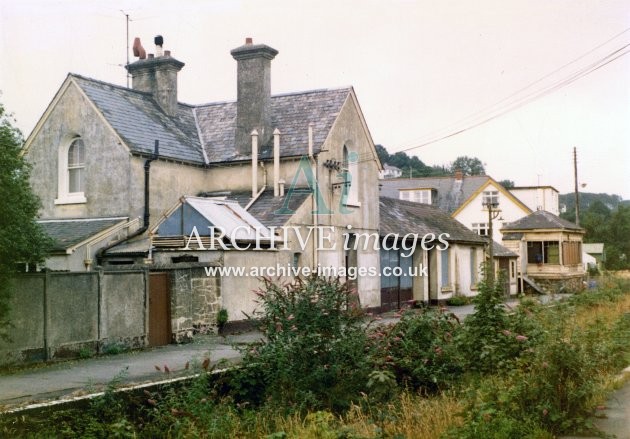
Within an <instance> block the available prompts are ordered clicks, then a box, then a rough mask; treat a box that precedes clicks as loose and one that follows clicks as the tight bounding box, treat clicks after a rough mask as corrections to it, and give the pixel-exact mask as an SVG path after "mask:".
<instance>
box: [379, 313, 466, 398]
mask: <svg viewBox="0 0 630 439" xmlns="http://www.w3.org/2000/svg"><path fill="white" fill-rule="evenodd" d="M460 330H461V326H460V324H459V321H458V320H457V317H455V315H454V314H452V313H450V312H448V311H444V310H442V309H438V310H434V309H429V310H423V311H420V312H418V311H412V310H408V311H406V312H404V313H403V315H402V317H401V319H400V321H398V322H397V323H396V324H394V325H392V326H377V327H376V328H373V329H372V330H371V331H370V333H369V335H368V336H369V338H370V340H371V341H372V344H373V348H372V352H373V353H372V355H373V357H374V363H375V365H376V367H379V368H383V369H387V370H391V371H392V372H393V373H394V374H395V376H396V379H397V381H398V382H399V383H400V385H401V386H403V387H409V388H412V389H415V390H421V391H424V392H435V391H438V390H440V389H444V388H446V387H449V386H450V384H451V383H452V381H453V380H454V379H456V377H457V376H458V375H459V374H460V373H461V372H462V368H461V358H460V357H459V354H458V350H457V347H456V346H455V344H454V342H453V340H454V339H455V337H456V336H457V334H458V333H459V331H460Z"/></svg>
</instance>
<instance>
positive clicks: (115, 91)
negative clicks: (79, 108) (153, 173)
mask: <svg viewBox="0 0 630 439" xmlns="http://www.w3.org/2000/svg"><path fill="white" fill-rule="evenodd" d="M71 76H72V78H73V79H74V80H75V82H76V83H77V84H78V85H79V86H80V87H81V89H82V90H83V91H84V92H85V94H86V95H87V96H88V97H89V98H90V100H92V102H94V105H96V107H97V108H98V109H99V111H100V112H101V113H103V116H104V117H105V119H106V120H107V121H108V122H109V124H110V125H111V126H112V127H113V128H114V130H116V132H117V133H118V135H119V136H120V137H121V138H122V139H123V140H124V141H125V143H126V144H127V145H128V146H129V148H131V150H132V151H133V152H136V153H140V154H152V153H153V147H154V143H155V139H158V140H159V141H160V155H161V156H163V157H166V158H169V159H174V160H181V161H185V162H192V163H199V164H203V163H204V157H203V151H202V150H201V144H200V142H199V136H198V134H197V126H196V124H195V118H194V114H193V107H191V106H189V105H184V104H179V106H178V110H177V115H175V116H173V117H169V116H167V115H166V114H165V113H164V112H163V111H162V109H161V108H160V106H159V105H158V104H157V102H155V100H154V99H153V97H152V96H151V94H150V93H145V92H141V91H137V90H131V89H128V88H125V87H120V86H117V85H113V84H108V83H105V82H101V81H97V80H94V79H90V78H85V77H83V76H79V75H74V74H72V75H71Z"/></svg>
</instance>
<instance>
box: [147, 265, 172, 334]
mask: <svg viewBox="0 0 630 439" xmlns="http://www.w3.org/2000/svg"><path fill="white" fill-rule="evenodd" d="M168 285H169V284H168V274H167V273H150V274H149V346H163V345H167V344H169V343H170V342H171V301H170V297H169V288H168Z"/></svg>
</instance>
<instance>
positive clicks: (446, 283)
mask: <svg viewBox="0 0 630 439" xmlns="http://www.w3.org/2000/svg"><path fill="white" fill-rule="evenodd" d="M440 257H441V258H442V288H445V287H448V286H450V285H449V281H448V280H449V266H448V250H442V252H441V255H440Z"/></svg>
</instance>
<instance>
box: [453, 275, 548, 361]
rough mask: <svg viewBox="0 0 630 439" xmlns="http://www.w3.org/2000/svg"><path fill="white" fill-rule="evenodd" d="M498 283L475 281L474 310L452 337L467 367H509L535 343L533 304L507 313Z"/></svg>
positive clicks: (499, 282) (536, 330)
mask: <svg viewBox="0 0 630 439" xmlns="http://www.w3.org/2000/svg"><path fill="white" fill-rule="evenodd" d="M502 285H503V281H502V280H501V279H499V280H497V281H496V282H495V284H494V286H491V285H489V284H488V283H487V282H486V281H485V280H484V281H482V282H481V283H480V284H479V295H477V296H476V297H475V298H474V299H473V303H474V304H475V312H474V313H473V314H471V315H470V316H468V317H467V318H466V320H465V321H464V326H463V330H462V331H461V332H460V337H458V339H457V340H456V342H457V347H458V349H459V351H460V352H461V354H462V355H463V359H464V367H465V368H466V369H467V370H471V371H477V372H490V373H492V372H497V371H501V370H509V368H510V366H511V362H512V361H514V360H516V359H517V358H518V357H519V356H520V355H521V354H522V353H523V352H526V351H527V350H528V349H530V348H532V347H533V346H534V345H535V344H536V338H537V336H538V335H539V334H540V329H539V328H538V327H537V325H536V322H535V320H534V319H532V318H531V316H532V314H533V313H534V312H535V307H532V306H523V307H519V308H517V310H516V311H515V312H514V314H513V315H508V313H507V311H506V309H505V306H504V304H503V301H504V296H503V291H502Z"/></svg>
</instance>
